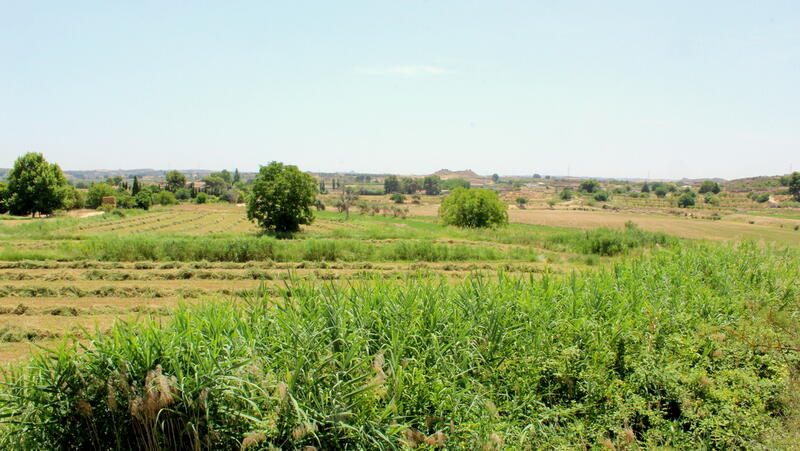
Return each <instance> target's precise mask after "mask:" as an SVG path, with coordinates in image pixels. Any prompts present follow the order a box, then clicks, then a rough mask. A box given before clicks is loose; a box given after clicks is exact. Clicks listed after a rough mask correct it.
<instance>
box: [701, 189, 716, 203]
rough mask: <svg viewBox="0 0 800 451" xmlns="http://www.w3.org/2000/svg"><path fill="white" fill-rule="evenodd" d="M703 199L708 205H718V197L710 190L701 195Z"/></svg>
mask: <svg viewBox="0 0 800 451" xmlns="http://www.w3.org/2000/svg"><path fill="white" fill-rule="evenodd" d="M703 201H704V202H705V203H707V204H709V205H719V197H717V196H715V195H714V194H712V193H710V192H707V193H706V195H705V196H703Z"/></svg>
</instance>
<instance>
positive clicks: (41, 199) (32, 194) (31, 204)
mask: <svg viewBox="0 0 800 451" xmlns="http://www.w3.org/2000/svg"><path fill="white" fill-rule="evenodd" d="M67 188H68V187H67V179H66V178H65V177H64V174H63V173H62V172H61V168H60V167H59V166H58V165H57V164H50V163H48V162H47V160H45V159H44V156H43V155H42V154H40V153H33V152H31V153H27V154H25V155H23V156H21V157H19V158H17V161H15V162H14V167H13V168H12V169H11V172H9V175H8V188H7V189H8V194H7V195H8V200H7V201H6V207H7V209H8V211H9V212H11V214H14V215H20V216H25V215H30V214H33V215H36V214H37V213H38V214H39V215H42V214H50V213H52V212H54V211H55V210H58V209H60V208H63V206H64V199H65V197H66V195H67Z"/></svg>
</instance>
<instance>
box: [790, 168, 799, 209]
mask: <svg viewBox="0 0 800 451" xmlns="http://www.w3.org/2000/svg"><path fill="white" fill-rule="evenodd" d="M788 186H789V194H791V195H792V197H793V198H794V200H795V201H797V202H800V172H797V171H795V172H793V173H792V176H791V177H790V178H789V181H788Z"/></svg>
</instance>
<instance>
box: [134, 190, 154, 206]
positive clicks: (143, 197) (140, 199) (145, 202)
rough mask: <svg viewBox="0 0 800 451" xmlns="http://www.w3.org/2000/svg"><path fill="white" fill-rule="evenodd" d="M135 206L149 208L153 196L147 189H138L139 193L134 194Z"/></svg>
mask: <svg viewBox="0 0 800 451" xmlns="http://www.w3.org/2000/svg"><path fill="white" fill-rule="evenodd" d="M135 199H136V208H141V209H143V210H148V209H150V205H152V204H153V197H152V196H151V195H150V193H148V192H147V191H139V194H137V195H136V197H135Z"/></svg>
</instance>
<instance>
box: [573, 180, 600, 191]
mask: <svg viewBox="0 0 800 451" xmlns="http://www.w3.org/2000/svg"><path fill="white" fill-rule="evenodd" d="M578 189H579V190H580V191H583V192H584V193H596V192H597V191H600V184H599V183H598V182H597V180H594V179H589V180H584V181H582V182H581V184H580V187H579V188H578Z"/></svg>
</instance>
